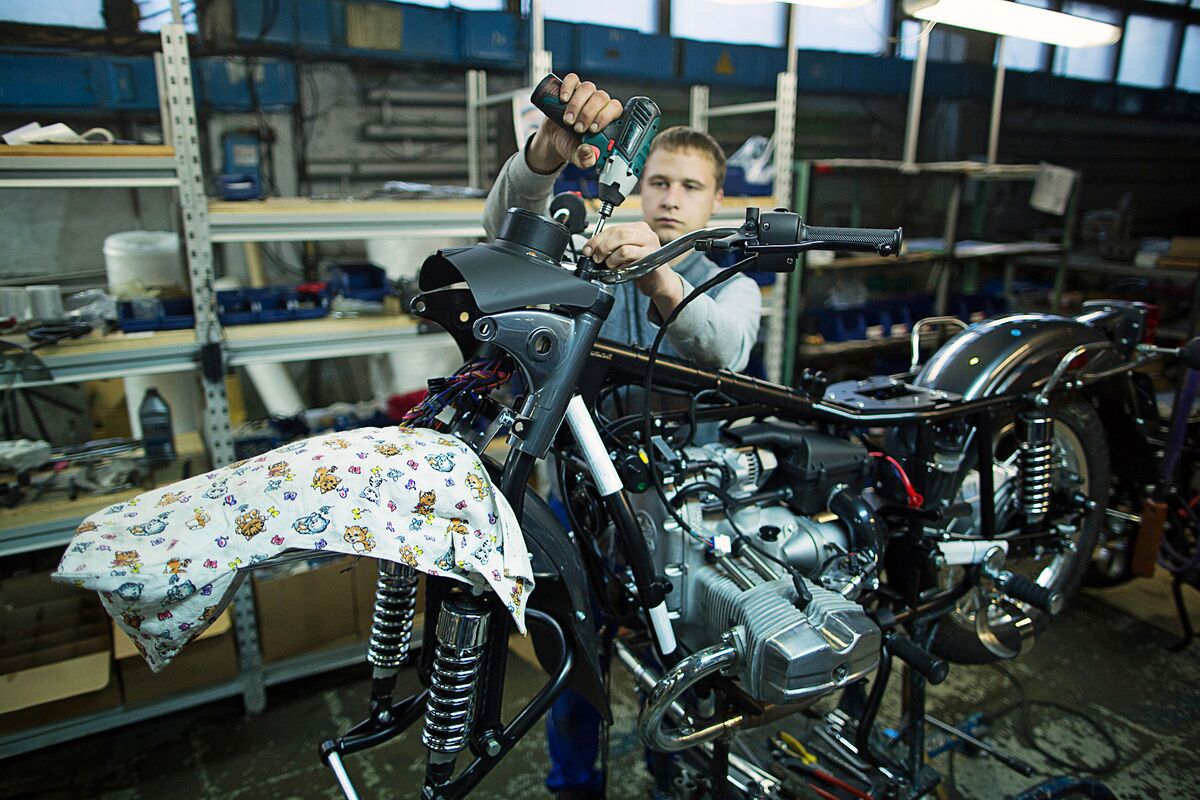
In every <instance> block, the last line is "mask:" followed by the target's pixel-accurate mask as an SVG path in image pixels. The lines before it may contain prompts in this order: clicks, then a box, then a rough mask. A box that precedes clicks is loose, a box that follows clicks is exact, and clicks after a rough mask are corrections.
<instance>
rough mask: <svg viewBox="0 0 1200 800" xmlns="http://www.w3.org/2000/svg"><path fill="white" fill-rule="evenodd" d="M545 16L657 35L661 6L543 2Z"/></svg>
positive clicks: (616, 0)
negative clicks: (659, 7)
mask: <svg viewBox="0 0 1200 800" xmlns="http://www.w3.org/2000/svg"><path fill="white" fill-rule="evenodd" d="M476 2H479V0H476ZM457 4H458V3H457V0H455V5H457ZM542 14H544V15H545V17H546V19H561V20H564V21H566V22H590V23H592V24H595V25H613V26H616V27H618V28H633V29H634V30H639V31H641V32H642V33H657V32H658V3H657V2H654V0H604V2H601V3H596V2H592V0H543V2H542Z"/></svg>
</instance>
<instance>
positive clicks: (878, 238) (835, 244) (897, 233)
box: [800, 225, 904, 256]
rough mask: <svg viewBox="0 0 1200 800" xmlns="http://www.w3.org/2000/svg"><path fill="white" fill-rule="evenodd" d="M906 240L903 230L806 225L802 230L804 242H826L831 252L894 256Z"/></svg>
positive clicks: (801, 239)
mask: <svg viewBox="0 0 1200 800" xmlns="http://www.w3.org/2000/svg"><path fill="white" fill-rule="evenodd" d="M903 240H904V229H903V228H822V227H817V226H814V225H805V226H804V227H803V228H802V229H801V238H800V241H802V242H825V243H826V244H828V245H830V247H829V249H830V250H856V251H859V252H864V253H878V254H879V255H881V256H894V255H896V254H897V253H899V252H900V244H901V242H902V241H903Z"/></svg>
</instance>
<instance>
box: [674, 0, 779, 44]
mask: <svg viewBox="0 0 1200 800" xmlns="http://www.w3.org/2000/svg"><path fill="white" fill-rule="evenodd" d="M785 19H787V17H786V9H785V8H784V5H783V4H782V3H754V4H750V5H741V4H737V5H731V4H729V3H719V2H715V0H671V35H672V36H680V37H683V38H685V39H699V40H701V41H710V42H728V43H729V44H761V45H766V46H767V47H784V46H785V44H786V43H785V41H784V36H783V33H784V29H783V23H784V20H785Z"/></svg>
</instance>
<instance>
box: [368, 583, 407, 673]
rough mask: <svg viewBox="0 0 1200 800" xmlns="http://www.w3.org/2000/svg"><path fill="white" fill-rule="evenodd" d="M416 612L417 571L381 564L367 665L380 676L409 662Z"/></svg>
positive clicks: (376, 586)
mask: <svg viewBox="0 0 1200 800" xmlns="http://www.w3.org/2000/svg"><path fill="white" fill-rule="evenodd" d="M416 612H417V572H416V570H414V569H413V568H412V567H410V566H408V565H407V564H400V563H397V562H395V561H384V560H381V561H380V562H379V579H378V581H377V582H376V584H375V614H374V616H373V617H372V618H371V641H370V644H369V645H368V646H367V661H368V662H369V663H370V664H371V666H372V667H374V668H375V670H376V671H377V672H379V671H384V672H389V671H390V672H394V671H395V670H397V669H399V668H400V667H402V666H404V664H405V663H406V662H407V661H408V651H409V645H410V643H411V641H412V628H413V617H414V616H416ZM377 677H378V675H377Z"/></svg>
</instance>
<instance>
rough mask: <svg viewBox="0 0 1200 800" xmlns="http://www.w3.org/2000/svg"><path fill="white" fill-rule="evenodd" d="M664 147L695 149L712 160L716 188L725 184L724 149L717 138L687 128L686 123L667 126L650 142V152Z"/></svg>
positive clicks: (668, 148)
mask: <svg viewBox="0 0 1200 800" xmlns="http://www.w3.org/2000/svg"><path fill="white" fill-rule="evenodd" d="M658 149H665V150H670V151H672V152H678V151H680V150H696V151H699V152H700V153H703V154H704V155H706V156H708V157H709V159H710V160H711V161H712V162H713V176H714V177H715V178H716V179H717V186H716V188H717V189H718V190H720V189H721V187H722V186H724V185H725V151H723V150H722V149H721V145H719V144H717V140H716V139H714V138H713V137H711V136H709V135H708V134H707V133H705V132H704V131H698V130H696V129H695V128H689V127H687V126H686V125H676V126H674V127H671V128H667V129H666V130H665V131H662V132H661V133H659V134H658V135H657V136H655V137H654V141H653V142H651V143H650V152H651V153H653V152H654V151H655V150H658Z"/></svg>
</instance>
